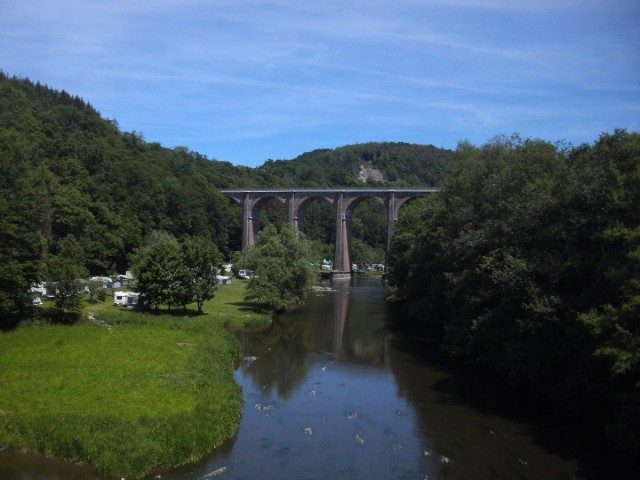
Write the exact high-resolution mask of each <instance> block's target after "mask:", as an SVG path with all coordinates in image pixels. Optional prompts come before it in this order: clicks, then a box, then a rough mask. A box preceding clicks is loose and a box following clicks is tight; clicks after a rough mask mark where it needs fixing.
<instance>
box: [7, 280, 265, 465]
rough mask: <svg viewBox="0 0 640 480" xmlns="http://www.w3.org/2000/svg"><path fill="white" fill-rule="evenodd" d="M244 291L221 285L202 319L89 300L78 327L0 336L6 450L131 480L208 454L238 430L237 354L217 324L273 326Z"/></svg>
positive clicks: (26, 328)
mask: <svg viewBox="0 0 640 480" xmlns="http://www.w3.org/2000/svg"><path fill="white" fill-rule="evenodd" d="M243 291H244V284H243V283H242V282H234V284H233V285H225V286H222V287H220V289H219V290H218V291H217V294H216V297H215V298H214V299H213V300H211V301H210V302H208V303H207V304H206V305H205V306H204V312H205V313H204V314H202V315H196V314H195V313H196V312H195V310H196V309H195V306H193V308H188V309H187V310H186V311H183V310H173V311H172V312H171V314H170V315H168V314H167V311H166V310H165V309H163V310H162V311H161V313H164V314H161V315H158V314H149V313H141V312H136V311H133V310H130V309H121V308H117V307H114V306H113V305H112V297H111V296H107V299H106V300H105V301H104V302H97V303H89V302H87V303H86V305H85V307H84V313H83V320H82V321H80V322H79V323H77V324H75V325H72V326H65V325H50V324H47V323H45V322H37V321H36V322H27V323H25V324H23V325H22V326H20V327H19V328H18V329H16V330H14V331H10V332H6V333H1V334H0V365H2V368H1V369H0V385H1V386H2V388H0V446H1V447H3V448H8V449H14V450H18V451H24V452H29V453H38V454H44V455H49V456H55V457H60V458H66V459H70V460H73V461H76V462H81V463H88V464H91V465H94V466H95V467H96V469H97V471H98V472H99V473H100V474H103V475H107V476H118V477H120V476H125V477H127V478H137V477H141V476H143V475H145V474H148V473H149V472H151V471H152V470H153V468H154V467H161V466H173V465H179V464H183V463H187V462H191V461H195V460H196V459H198V458H200V457H202V456H203V455H204V454H205V453H207V452H209V451H210V450H212V449H213V448H214V447H216V446H218V445H220V444H221V443H222V442H223V441H224V440H225V439H227V438H229V437H231V436H232V435H234V433H235V431H236V429H237V427H238V425H239V421H240V414H241V406H242V396H241V392H240V389H239V387H238V386H237V385H236V384H235V382H234V380H233V369H234V362H235V360H236V358H237V357H238V355H239V347H238V343H237V341H236V339H235V337H234V336H233V334H231V333H229V332H228V331H226V330H225V329H224V328H222V326H224V325H245V324H256V323H263V322H264V323H266V322H268V321H269V320H270V317H269V316H266V315H262V314H258V313H255V312H253V311H252V310H251V308H250V307H249V306H248V305H246V304H244V302H243V300H242V296H243ZM44 308H45V309H46V308H47V307H46V306H45V307H44ZM89 311H90V312H92V316H93V317H94V318H96V319H100V320H103V321H104V322H106V323H107V324H108V325H109V327H105V326H100V325H97V324H96V323H94V322H92V321H90V320H87V312H89Z"/></svg>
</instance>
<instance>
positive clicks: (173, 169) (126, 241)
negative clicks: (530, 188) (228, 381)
mask: <svg viewBox="0 0 640 480" xmlns="http://www.w3.org/2000/svg"><path fill="white" fill-rule="evenodd" d="M451 155H452V152H449V151H447V150H441V149H437V148H435V147H432V146H420V145H407V144H392V143H384V144H380V143H371V144H363V145H354V146H349V147H343V148H339V149H336V150H321V151H315V152H310V153H306V154H303V155H301V156H300V157H298V158H297V159H294V160H291V161H284V160H279V161H275V162H274V161H268V162H266V163H265V164H264V165H263V166H261V167H259V168H255V169H253V168H248V167H241V166H234V165H232V164H230V163H228V162H219V161H216V160H211V159H208V158H206V157H205V156H203V155H200V154H198V153H196V152H193V151H190V150H189V149H188V148H187V147H177V148H173V149H169V148H165V147H163V146H161V145H160V144H158V143H149V142H146V141H145V140H144V137H143V135H142V134H141V133H137V132H135V131H133V132H124V131H121V130H120V128H119V127H118V124H117V121H115V120H109V119H104V118H102V117H101V116H100V114H99V112H97V111H96V109H95V108H93V106H92V105H91V104H90V103H88V102H87V101H85V100H84V99H81V98H79V97H77V96H73V95H71V94H69V93H67V92H66V91H57V90H54V89H52V88H49V87H48V86H45V85H41V84H40V83H34V82H32V81H30V80H28V79H20V78H16V77H9V76H8V75H6V74H4V73H2V72H0V235H1V238H0V314H2V315H7V314H9V313H11V312H13V314H16V315H18V316H19V315H20V312H21V311H22V310H23V309H24V308H25V307H26V304H27V301H26V300H25V296H24V291H25V289H26V288H28V286H29V285H31V284H32V283H33V282H35V281H36V280H46V279H47V277H48V276H49V272H48V271H47V267H51V266H54V265H57V266H58V267H59V266H60V265H62V264H64V265H66V266H67V267H69V268H70V266H71V265H73V270H74V272H75V274H77V275H79V276H80V275H105V274H114V273H116V272H120V273H121V272H123V271H124V270H125V269H126V268H127V267H128V266H129V265H130V255H131V253H132V252H133V251H134V250H135V249H136V248H137V247H139V246H141V245H142V244H143V243H144V242H145V240H146V239H147V238H148V237H149V235H150V234H151V233H152V232H154V231H162V232H167V233H169V234H171V235H173V236H174V237H176V238H178V239H181V238H183V237H185V236H202V237H206V238H209V239H211V240H212V241H213V242H214V243H215V244H216V245H217V246H218V248H219V249H220V251H221V252H222V253H223V254H224V255H225V256H226V255H227V254H228V253H229V252H230V251H236V250H239V249H240V241H241V226H240V221H241V219H240V215H239V211H238V209H237V208H236V207H234V206H232V205H230V203H229V201H228V200H227V199H226V198H225V197H224V196H223V195H221V194H220V193H219V191H218V189H221V188H241V187H280V186H307V187H311V186H349V185H358V184H362V183H367V182H368V183H370V184H371V183H373V184H381V183H385V184H389V185H418V184H419V185H437V184H439V183H440V182H441V181H442V179H443V178H444V177H446V175H447V174H448V171H449V163H450V162H449V160H450V158H451ZM359 175H360V177H359ZM275 207H277V205H276V206H275ZM313 210H314V209H313V208H312V209H310V210H309V212H308V213H309V217H308V220H309V221H308V227H309V229H308V232H307V233H308V234H309V235H310V236H311V237H312V238H314V239H315V240H316V245H318V246H319V247H318V248H319V249H320V248H321V249H322V251H318V252H317V254H318V255H331V254H332V248H331V247H330V246H329V244H330V243H331V242H332V236H333V235H335V234H334V233H333V232H334V231H335V220H334V219H333V216H332V215H331V213H330V211H328V210H327V206H326V205H324V206H316V210H318V212H319V213H318V215H316V216H315V217H314V214H313ZM278 215H280V216H282V212H278V211H277V208H276V209H275V211H274V205H267V208H266V209H265V214H264V216H263V220H264V221H265V222H274V221H276V220H277V218H276V217H277V216H278ZM354 220H355V223H356V228H355V229H354V230H355V235H356V237H357V238H358V239H359V242H360V243H359V245H360V246H361V247H362V248H360V249H359V250H362V249H363V248H366V246H365V243H364V241H363V240H362V239H363V238H368V242H369V245H371V246H372V247H373V248H374V249H375V251H376V252H377V253H375V254H374V255H375V256H376V257H379V256H380V251H381V247H382V245H384V235H380V232H377V233H376V232H373V231H371V232H369V231H367V229H369V230H371V227H372V226H374V225H376V224H380V225H381V227H380V228H379V229H378V230H381V229H384V213H383V212H382V211H375V209H372V208H371V206H369V207H367V206H366V205H363V207H362V208H361V209H360V214H359V217H358V216H356V218H355V219H354ZM358 225H359V226H360V228H359V227H358ZM381 231H382V230H381ZM374 237H376V238H374ZM378 237H379V238H378ZM63 260H64V261H63ZM377 260H379V259H377ZM71 273H73V272H70V274H71Z"/></svg>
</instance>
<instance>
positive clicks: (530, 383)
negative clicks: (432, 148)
mask: <svg viewBox="0 0 640 480" xmlns="http://www.w3.org/2000/svg"><path fill="white" fill-rule="evenodd" d="M396 231H397V235H396V236H395V237H394V242H393V246H392V251H391V254H390V256H391V259H390V262H391V264H392V271H391V273H390V275H389V281H390V283H391V285H392V287H393V290H392V296H393V298H394V299H395V300H397V301H399V302H401V303H402V305H403V306H404V307H405V308H406V312H407V316H408V317H409V318H412V319H413V320H415V321H416V322H418V324H422V325H426V326H429V327H430V328H431V329H432V330H434V331H436V332H438V333H439V334H440V336H441V338H442V348H443V349H444V350H445V351H446V352H448V353H449V354H450V355H452V356H454V357H457V358H458V359H461V360H464V361H468V362H472V363H476V364H480V365H482V366H483V367H484V368H486V369H489V370H492V371H494V372H495V373H497V374H498V375H500V376H501V377H502V378H504V379H505V380H507V381H508V382H509V383H511V384H512V385H514V386H515V387H518V388H521V389H523V390H524V391H525V392H527V394H528V395H531V396H533V397H534V398H537V399H539V400H542V401H544V402H546V403H548V404H549V405H552V406H553V408H554V409H556V410H558V409H559V410H561V411H563V412H565V413H566V412H570V413H572V414H578V415H581V416H582V418H589V419H590V421H591V422H592V424H593V427H594V428H597V427H599V426H600V425H601V423H600V422H603V423H605V424H606V425H607V432H608V434H609V435H610V437H611V438H613V439H614V440H615V441H616V442H618V444H619V445H620V446H622V447H623V448H624V449H626V450H628V451H629V452H635V453H637V451H638V449H639V448H640V436H639V434H640V134H639V133H629V132H626V131H624V130H617V131H615V132H614V133H612V134H603V135H602V136H601V137H600V139H598V141H597V142H596V143H595V144H594V145H583V146H579V147H576V148H566V147H563V146H558V145H553V144H550V143H547V142H544V141H534V140H522V139H520V138H517V137H515V138H502V139H497V140H496V141H495V142H492V143H490V144H487V145H484V146H483V147H480V148H478V147H474V146H472V145H461V146H460V147H459V148H458V151H457V152H456V160H455V166H454V171H453V175H452V177H451V178H450V179H449V180H448V181H447V182H445V184H444V186H443V189H442V190H441V192H440V193H439V194H438V195H433V196H430V197H429V198H426V199H424V200H420V201H416V202H414V203H413V204H411V205H410V206H409V207H408V208H407V210H406V211H405V215H403V217H402V218H401V220H400V225H398V228H397V229H396Z"/></svg>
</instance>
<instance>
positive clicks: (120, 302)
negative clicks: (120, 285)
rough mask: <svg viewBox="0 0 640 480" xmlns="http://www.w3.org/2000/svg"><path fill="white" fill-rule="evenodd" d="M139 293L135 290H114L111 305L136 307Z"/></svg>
mask: <svg viewBox="0 0 640 480" xmlns="http://www.w3.org/2000/svg"><path fill="white" fill-rule="evenodd" d="M139 295H140V294H139V293H137V292H116V293H115V294H114V295H113V306H114V307H128V308H134V307H137V306H138V296H139Z"/></svg>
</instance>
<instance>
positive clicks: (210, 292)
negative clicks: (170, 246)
mask: <svg viewBox="0 0 640 480" xmlns="http://www.w3.org/2000/svg"><path fill="white" fill-rule="evenodd" d="M182 248H183V251H184V261H185V264H186V267H187V270H188V272H189V277H190V281H191V282H192V284H193V294H194V299H195V302H196V304H197V305H198V312H202V304H203V303H204V302H205V301H207V300H210V299H212V298H213V296H214V295H215V290H216V288H217V286H218V282H217V273H218V267H219V266H220V264H221V262H222V254H221V253H220V250H218V247H216V246H215V244H214V243H213V242H211V241H210V240H208V239H207V238H204V237H185V239H184V240H183V242H182Z"/></svg>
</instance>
